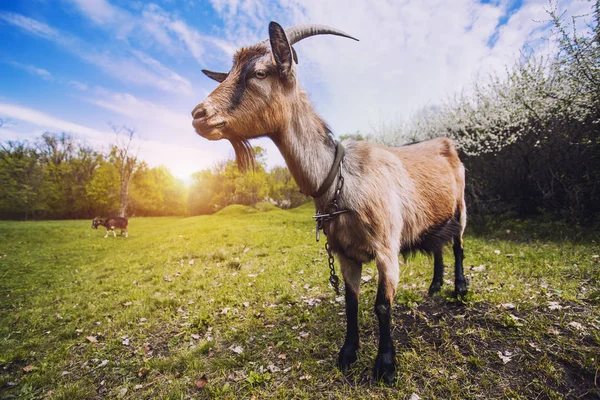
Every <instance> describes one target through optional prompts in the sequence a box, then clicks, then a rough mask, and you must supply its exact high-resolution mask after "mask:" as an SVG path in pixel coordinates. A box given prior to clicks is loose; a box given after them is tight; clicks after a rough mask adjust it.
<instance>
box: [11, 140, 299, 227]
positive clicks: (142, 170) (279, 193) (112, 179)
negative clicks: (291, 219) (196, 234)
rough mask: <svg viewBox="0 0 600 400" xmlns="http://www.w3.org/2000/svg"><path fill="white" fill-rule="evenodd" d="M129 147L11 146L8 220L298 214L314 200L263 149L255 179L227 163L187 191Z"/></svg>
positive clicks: (53, 142) (43, 142)
mask: <svg viewBox="0 0 600 400" xmlns="http://www.w3.org/2000/svg"><path fill="white" fill-rule="evenodd" d="M121 139H122V138H121ZM128 145H129V146H130V145H131V143H129V142H126V143H124V144H123V143H121V144H117V145H115V146H113V147H112V148H111V149H110V151H109V152H108V154H102V153H100V152H98V151H96V150H94V149H92V148H90V147H87V146H83V145H80V144H79V143H78V142H77V140H75V139H74V138H73V137H71V136H69V135H67V134H64V133H63V134H60V135H58V134H51V133H45V134H43V135H42V136H41V137H40V138H39V140H37V142H36V144H35V145H31V144H29V143H27V142H7V143H5V144H3V145H2V147H1V148H0V185H1V187H2V191H1V192H0V218H16V219H30V218H33V219H42V218H58V219H63V218H90V217H91V218H93V217H103V216H104V217H106V216H109V215H119V214H120V213H121V209H122V207H123V204H125V205H126V213H125V214H126V215H127V216H168V215H180V216H182V215H189V214H192V215H197V214H212V213H214V212H216V211H218V210H221V209H223V208H225V207H227V206H231V205H234V204H241V205H247V206H256V207H258V208H259V209H260V210H273V209H279V208H290V207H296V206H298V205H300V204H303V203H305V202H306V201H307V200H308V198H307V197H306V196H304V195H302V194H301V193H300V192H299V190H298V187H297V186H296V183H295V182H294V179H293V178H292V176H291V175H290V172H289V171H288V169H287V168H284V167H275V168H273V170H272V171H271V172H267V171H266V168H265V152H264V150H263V149H261V148H257V149H256V152H255V156H256V168H255V169H254V170H253V171H249V172H247V173H241V172H240V171H239V169H238V168H237V165H236V163H235V161H232V160H230V161H223V162H220V163H219V164H217V165H216V166H215V167H214V168H212V169H210V170H204V171H199V172H197V173H195V174H194V175H193V183H192V185H191V187H190V188H187V187H186V186H185V185H184V183H183V182H182V181H180V180H178V179H176V178H175V177H174V176H173V175H172V174H171V172H170V171H169V170H168V169H167V168H166V167H164V166H159V167H156V168H150V167H149V166H148V165H147V164H146V163H144V162H143V161H139V160H138V159H137V157H134V156H132V155H130V154H129V150H128V149H127V146H128ZM129 175H131V179H130V180H129V181H128V182H125V181H124V180H123V179H125V180H127V177H128V176H129ZM122 178H123V179H122ZM125 192H127V196H126V199H124V196H125ZM252 211H256V209H254V208H252ZM225 212H232V210H229V211H225Z"/></svg>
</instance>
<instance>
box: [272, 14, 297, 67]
mask: <svg viewBox="0 0 600 400" xmlns="http://www.w3.org/2000/svg"><path fill="white" fill-rule="evenodd" d="M269 41H270V42H271V51H272V52H273V58H274V59H275V64H277V69H278V70H279V73H280V75H281V77H282V78H287V77H288V76H289V75H290V73H291V71H292V62H293V59H294V55H293V54H294V53H293V50H292V46H290V43H289V42H288V40H287V37H286V36H285V31H284V30H283V28H282V27H281V25H279V24H278V23H277V22H273V21H271V23H270V24H269Z"/></svg>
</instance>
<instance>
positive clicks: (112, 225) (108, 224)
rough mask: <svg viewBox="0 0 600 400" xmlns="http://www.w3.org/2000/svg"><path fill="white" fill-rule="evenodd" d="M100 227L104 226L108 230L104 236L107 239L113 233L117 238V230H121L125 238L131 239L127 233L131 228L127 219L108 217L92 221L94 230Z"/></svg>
mask: <svg viewBox="0 0 600 400" xmlns="http://www.w3.org/2000/svg"><path fill="white" fill-rule="evenodd" d="M99 226H103V227H105V228H106V235H104V237H105V238H107V237H108V234H109V233H110V232H112V233H113V237H117V233H116V232H115V229H120V230H121V235H123V232H124V233H125V237H129V233H128V232H127V228H128V227H129V220H128V219H127V218H125V217H108V218H106V219H101V218H100V217H96V218H94V220H93V221H92V228H93V229H98V227H99Z"/></svg>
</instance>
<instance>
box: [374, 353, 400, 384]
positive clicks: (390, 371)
mask: <svg viewBox="0 0 600 400" xmlns="http://www.w3.org/2000/svg"><path fill="white" fill-rule="evenodd" d="M373 376H374V378H375V380H376V381H383V383H385V384H386V385H392V384H394V382H396V357H395V355H394V353H393V352H389V353H381V354H377V358H375V368H374V369H373Z"/></svg>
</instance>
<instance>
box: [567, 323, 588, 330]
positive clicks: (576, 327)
mask: <svg viewBox="0 0 600 400" xmlns="http://www.w3.org/2000/svg"><path fill="white" fill-rule="evenodd" d="M569 326H572V327H573V328H575V329H577V330H578V331H583V330H585V328H584V327H583V325H581V324H580V323H579V322H575V321H571V322H569Z"/></svg>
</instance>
